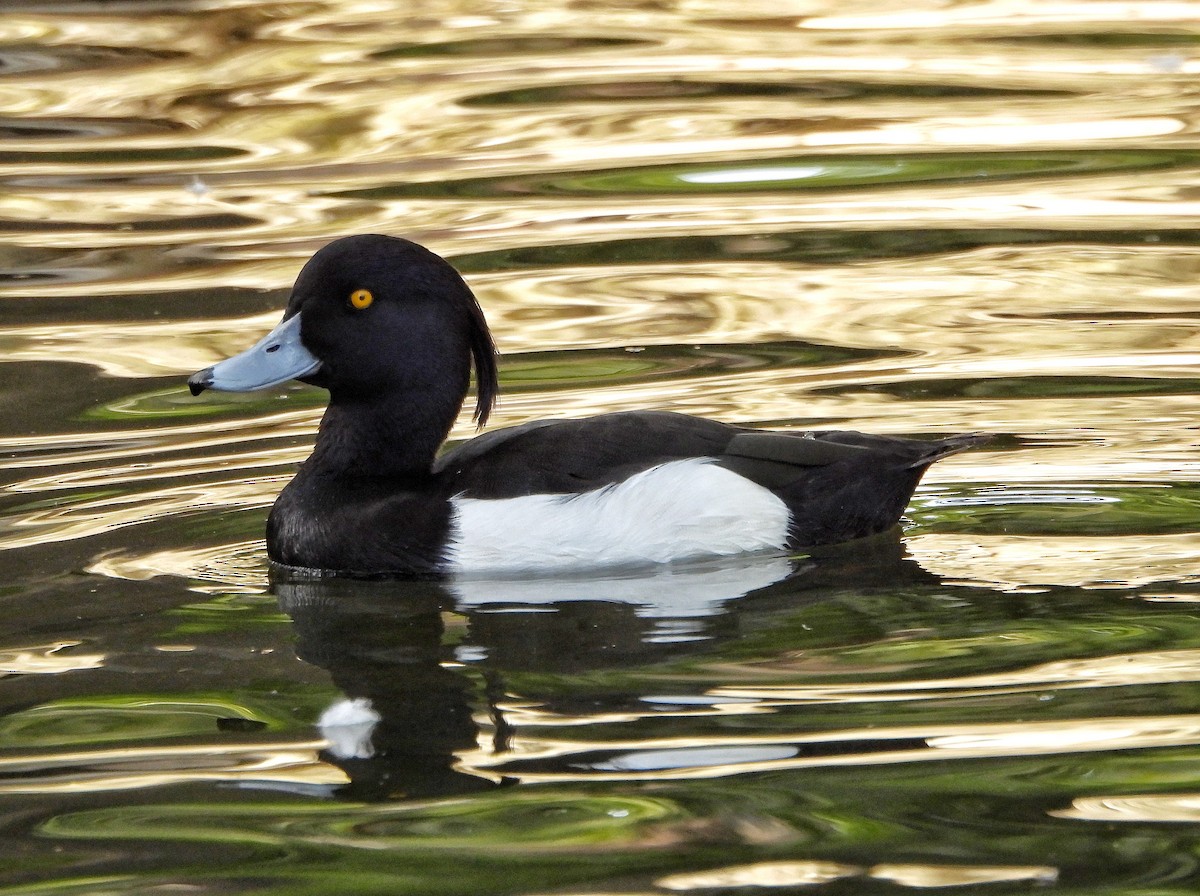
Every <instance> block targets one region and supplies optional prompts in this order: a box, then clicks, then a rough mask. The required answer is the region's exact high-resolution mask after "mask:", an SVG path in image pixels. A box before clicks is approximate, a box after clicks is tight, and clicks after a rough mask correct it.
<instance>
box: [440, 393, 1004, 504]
mask: <svg viewBox="0 0 1200 896" xmlns="http://www.w3.org/2000/svg"><path fill="white" fill-rule="evenodd" d="M986 438H987V437H986V436H956V437H953V438H950V439H942V440H938V441H916V440H912V439H901V438H895V437H891V436H872V435H867V434H864V433H857V432H842V431H821V432H805V433H788V432H770V431H762V430H752V429H747V428H745V427H740V426H733V425H730V424H728V423H720V422H718V421H715V420H707V419H704V418H701V417H691V416H687V415H684V414H673V413H668V412H662V411H631V412H625V413H616V414H603V415H601V416H597V417H589V418H586V419H583V420H538V421H534V422H532V423H526V424H523V425H521V426H515V427H511V428H509V429H502V430H496V431H494V432H490V433H486V434H485V435H482V436H478V437H476V438H474V439H472V440H471V441H469V442H466V443H464V444H462V445H460V446H458V447H456V448H454V449H452V450H451V451H449V452H447V453H446V454H445V455H443V456H442V457H441V458H440V459H439V460H438V462H437V463H436V465H435V466H434V473H435V475H438V476H439V477H440V478H441V479H442V480H443V482H444V483H445V485H446V487H447V488H448V489H449V490H450V491H452V492H455V493H459V492H465V493H468V494H470V495H472V496H475V497H488V498H503V497H514V496H518V495H524V494H536V493H555V494H572V493H579V492H586V491H590V490H592V489H596V488H602V487H603V486H605V485H611V484H612V483H614V482H619V481H621V480H623V479H625V478H627V477H628V476H631V475H633V474H635V473H638V472H640V471H642V470H645V469H648V468H649V467H652V466H655V465H657V464H662V463H667V462H669V461H672V460H682V459H686V458H697V457H702V458H710V459H712V461H713V462H714V463H717V464H720V465H721V466H723V467H725V468H727V469H729V470H732V471H733V472H735V473H738V474H739V475H741V476H744V477H746V478H747V479H750V480H751V481H753V482H755V483H757V484H759V485H762V486H764V487H766V488H769V489H771V490H773V491H774V490H777V489H783V488H787V487H788V486H790V485H792V484H794V483H796V482H797V481H798V480H802V479H804V478H806V477H810V476H811V475H812V473H813V471H814V470H815V469H816V468H822V467H834V466H838V467H839V469H841V468H846V470H847V474H850V471H851V470H853V471H854V473H853V474H851V475H862V474H863V473H864V472H865V471H867V470H869V469H870V468H872V467H873V466H882V467H887V468H892V469H897V470H922V469H924V468H925V467H927V466H928V465H929V464H932V463H933V462H934V461H936V460H939V459H940V458H942V457H946V456H947V455H949V454H954V453H956V452H958V451H963V450H965V449H967V448H970V447H971V446H972V445H975V444H978V443H979V442H981V441H983V440H985V439H986ZM839 465H840V466H839Z"/></svg>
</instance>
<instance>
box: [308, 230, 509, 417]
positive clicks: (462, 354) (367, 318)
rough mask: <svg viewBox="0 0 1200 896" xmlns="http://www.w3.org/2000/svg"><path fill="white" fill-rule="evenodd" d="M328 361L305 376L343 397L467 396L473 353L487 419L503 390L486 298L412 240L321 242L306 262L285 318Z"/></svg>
mask: <svg viewBox="0 0 1200 896" xmlns="http://www.w3.org/2000/svg"><path fill="white" fill-rule="evenodd" d="M297 315H299V316H300V319H301V323H300V341H301V343H302V344H303V346H304V347H305V348H306V349H307V350H308V351H309V352H311V353H312V354H313V356H314V357H316V358H317V359H318V360H319V361H320V362H321V364H320V367H318V368H317V369H316V370H315V371H314V372H312V373H307V374H305V375H303V376H302V377H301V379H303V381H304V382H308V383H312V384H313V385H317V386H323V387H324V388H326V389H328V390H329V392H330V396H331V398H332V400H333V401H334V402H335V403H340V402H358V401H362V400H374V399H375V398H377V397H379V396H380V395H383V394H388V393H396V394H404V395H405V396H406V397H407V398H409V399H410V400H411V399H418V400H424V401H428V402H429V403H431V404H432V403H434V402H436V401H438V400H439V399H440V400H441V401H449V400H450V399H453V403H454V412H455V413H457V411H458V408H459V407H460V406H461V404H462V400H463V398H464V396H465V395H466V392H467V387H468V385H469V381H470V371H471V364H472V361H473V362H474V366H475V371H476V381H477V390H478V394H477V397H476V404H475V415H474V416H475V419H476V420H477V421H479V423H480V424H481V425H482V424H483V423H484V422H486V421H487V418H488V415H489V413H490V412H491V410H492V406H493V405H494V404H495V401H496V396H497V391H498V387H497V380H496V360H495V347H494V345H493V343H492V337H491V333H489V332H488V328H487V323H486V321H485V320H484V317H483V312H482V311H481V310H480V308H479V303H478V302H477V301H476V299H475V296H474V295H473V294H472V293H471V290H470V288H469V287H468V286H467V284H466V283H465V282H463V279H462V277H461V276H459V274H458V272H457V271H456V270H454V268H452V267H451V266H450V265H449V264H448V263H447V262H446V261H445V260H443V259H442V258H440V257H439V256H437V255H435V254H434V253H432V252H430V251H429V250H428V249H426V248H424V247H422V246H418V245H417V244H416V243H413V242H410V241H408V240H404V239H399V238H396V237H390V236H381V235H378V234H369V235H364V236H352V237H346V238H344V239H340V240H337V241H336V242H333V243H330V244H329V245H328V246H325V247H324V248H323V249H321V250H320V251H318V252H317V253H316V254H315V255H314V256H313V257H312V258H311V259H309V261H308V263H307V264H306V265H305V266H304V268H303V270H301V271H300V276H299V277H297V278H296V285H295V286H294V287H293V288H292V296H291V299H290V300H289V302H288V307H287V312H286V313H285V315H284V321H285V322H286V321H288V320H290V319H291V318H293V317H295V316H297Z"/></svg>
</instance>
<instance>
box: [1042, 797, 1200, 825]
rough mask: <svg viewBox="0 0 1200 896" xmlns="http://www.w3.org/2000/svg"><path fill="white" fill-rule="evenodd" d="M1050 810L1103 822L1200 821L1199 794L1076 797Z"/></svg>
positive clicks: (1061, 816)
mask: <svg viewBox="0 0 1200 896" xmlns="http://www.w3.org/2000/svg"><path fill="white" fill-rule="evenodd" d="M1050 814H1051V815H1052V816H1054V817H1055V818H1070V819H1074V820H1076V821H1099V822H1103V823H1106V824H1111V823H1113V822H1122V821H1125V822H1159V823H1175V824H1195V823H1196V822H1200V794H1194V793H1172V794H1145V795H1140V794H1138V795H1132V796H1098V797H1077V798H1076V799H1074V800H1072V801H1071V806H1070V808H1067V809H1056V810H1054V811H1052V812H1051V813H1050Z"/></svg>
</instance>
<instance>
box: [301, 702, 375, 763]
mask: <svg viewBox="0 0 1200 896" xmlns="http://www.w3.org/2000/svg"><path fill="white" fill-rule="evenodd" d="M382 718H383V717H382V716H381V715H379V713H377V712H376V711H375V709H374V707H372V706H371V701H370V700H369V699H368V698H366V697H355V698H354V699H353V700H338V701H337V702H336V703H333V704H331V705H330V706H329V707H328V708H327V709H326V710H325V711H324V712H323V713H321V718H320V719H318V720H317V728H318V729H320V732H321V734H322V736H323V737H324V738H325V739H326V740H327V741H329V752H330V753H332V754H333V755H334V756H336V757H337V758H338V759H370V758H371V757H372V756H374V755H375V747H374V746H373V745H372V744H371V735H372V734H373V733H374V731H375V726H376V725H378V724H379V722H380V720H381V719H382Z"/></svg>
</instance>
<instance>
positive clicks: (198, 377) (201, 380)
mask: <svg viewBox="0 0 1200 896" xmlns="http://www.w3.org/2000/svg"><path fill="white" fill-rule="evenodd" d="M212 371H213V369H212V368H211V367H205V368H204V369H203V370H201V371H200V372H199V373H193V374H192V375H191V376H190V377H188V389H190V390H191V392H192V394H193V395H199V394H200V393H201V392H203V391H204V390H205V389H207V388H208V387H209V386H211V385H212V383H213V377H212Z"/></svg>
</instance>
